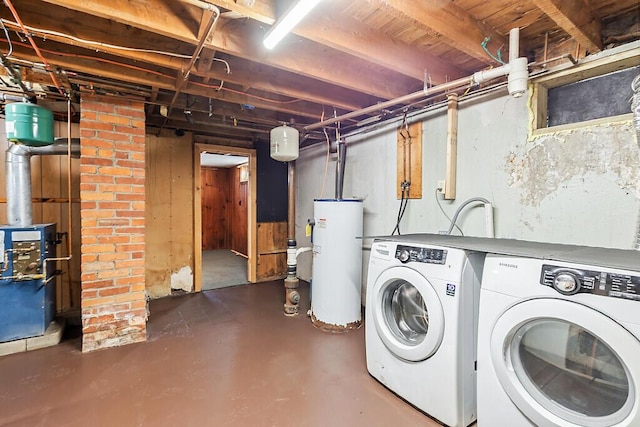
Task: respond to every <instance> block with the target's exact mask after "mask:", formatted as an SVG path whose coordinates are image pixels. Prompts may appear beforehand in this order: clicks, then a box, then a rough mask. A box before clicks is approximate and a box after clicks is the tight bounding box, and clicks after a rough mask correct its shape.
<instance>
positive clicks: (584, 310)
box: [478, 298, 640, 427]
mask: <svg viewBox="0 0 640 427" xmlns="http://www.w3.org/2000/svg"><path fill="white" fill-rule="evenodd" d="M490 348H491V361H492V363H493V365H494V368H495V371H496V373H497V376H498V379H499V381H500V383H501V385H502V387H503V388H504V390H505V392H506V393H507V394H508V395H509V398H510V399H511V400H512V401H513V402H514V404H515V405H516V406H517V407H518V408H519V409H520V411H522V413H524V414H525V415H526V416H527V417H528V418H529V419H530V420H531V421H533V423H534V424H536V425H538V426H541V427H543V426H567V427H568V426H571V427H573V426H584V427H605V426H607V427H608V426H623V425H624V426H635V425H640V413H639V411H638V389H637V387H638V383H639V381H640V364H638V363H637V361H638V355H640V341H638V339H637V338H636V337H634V336H633V335H632V334H631V333H630V332H629V331H627V330H626V329H625V328H623V327H622V326H621V325H620V324H618V323H617V322H615V321H614V320H612V319H611V318H610V317H607V316H605V315H604V314H602V313H600V312H598V311H596V310H594V309H592V308H590V307H587V306H585V305H582V304H579V303H576V302H571V301H568V300H561V299H552V298H539V299H533V300H527V301H524V302H522V303H519V304H516V305H515V306H513V307H511V308H509V309H508V310H506V311H505V312H504V313H503V314H502V316H500V317H499V318H498V320H497V322H496V324H495V326H494V329H493V331H492V334H491V343H490ZM478 369H482V367H481V366H480V367H478Z"/></svg>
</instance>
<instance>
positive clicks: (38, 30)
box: [0, 19, 231, 74]
mask: <svg viewBox="0 0 640 427" xmlns="http://www.w3.org/2000/svg"><path fill="white" fill-rule="evenodd" d="M4 21H5V20H2V19H0V22H1V23H2V27H3V28H4ZM6 22H7V23H8V24H10V25H14V26H18V23H17V22H13V21H9V20H6ZM25 28H27V29H28V30H29V31H31V32H33V33H40V34H45V35H50V36H57V37H62V38H66V39H69V40H73V41H76V42H78V43H84V44H88V45H93V46H100V47H105V48H109V49H116V50H124V51H127V52H140V53H153V54H157V55H163V56H169V57H172V58H179V59H190V58H191V56H190V55H184V54H181V53H174V52H167V51H164V50H156V49H142V48H137V47H128V46H120V45H115V44H111V43H103V42H98V41H94V40H88V39H83V38H80V37H76V36H72V35H71V34H66V33H61V32H59V31H53V30H46V29H44V28H36V27H31V26H29V25H25ZM4 31H5V34H6V35H7V39H9V35H8V34H7V29H6V28H4ZM9 42H10V41H9ZM8 55H11V53H9V54H8ZM213 60H214V61H217V62H222V63H223V64H224V65H225V68H226V72H227V74H231V67H230V66H229V62H227V61H225V60H224V59H221V58H215V57H214V58H213Z"/></svg>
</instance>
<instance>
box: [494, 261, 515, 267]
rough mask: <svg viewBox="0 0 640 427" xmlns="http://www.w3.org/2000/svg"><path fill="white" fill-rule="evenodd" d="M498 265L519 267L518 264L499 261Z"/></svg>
mask: <svg viewBox="0 0 640 427" xmlns="http://www.w3.org/2000/svg"><path fill="white" fill-rule="evenodd" d="M498 265H499V266H500V267H507V268H518V264H509V263H508V262H500V263H498Z"/></svg>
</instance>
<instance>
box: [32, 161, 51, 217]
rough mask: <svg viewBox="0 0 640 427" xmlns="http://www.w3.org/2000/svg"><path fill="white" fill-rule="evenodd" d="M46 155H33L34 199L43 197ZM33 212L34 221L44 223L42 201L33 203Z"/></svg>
mask: <svg viewBox="0 0 640 427" xmlns="http://www.w3.org/2000/svg"><path fill="white" fill-rule="evenodd" d="M44 157H45V156H32V157H31V197H32V198H34V199H40V198H42V160H43V159H44ZM47 160H48V159H47ZM31 213H32V219H33V223H34V224H42V203H39V202H36V203H33V204H32V205H31Z"/></svg>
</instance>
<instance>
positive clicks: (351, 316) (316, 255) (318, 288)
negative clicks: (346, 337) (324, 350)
mask: <svg viewBox="0 0 640 427" xmlns="http://www.w3.org/2000/svg"><path fill="white" fill-rule="evenodd" d="M313 216H314V221H315V225H314V228H313V236H312V239H313V242H312V243H313V263H312V273H311V277H312V281H311V320H312V321H313V324H314V325H315V326H317V327H319V328H321V329H325V330H331V331H341V330H349V329H355V328H358V327H359V326H360V324H361V321H362V314H361V288H362V221H363V203H362V200H356V199H341V200H335V199H316V200H315V201H314V203H313Z"/></svg>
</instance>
